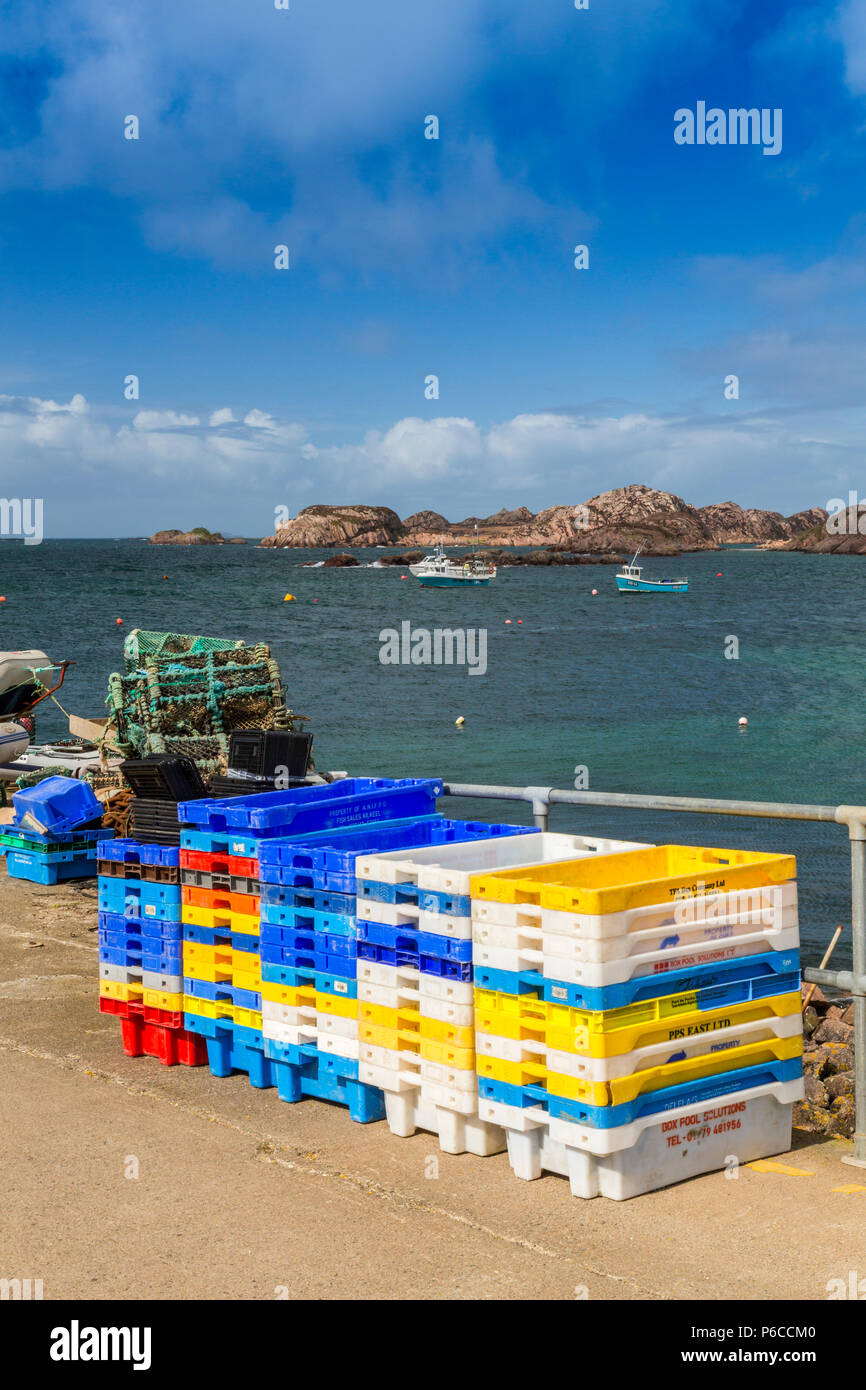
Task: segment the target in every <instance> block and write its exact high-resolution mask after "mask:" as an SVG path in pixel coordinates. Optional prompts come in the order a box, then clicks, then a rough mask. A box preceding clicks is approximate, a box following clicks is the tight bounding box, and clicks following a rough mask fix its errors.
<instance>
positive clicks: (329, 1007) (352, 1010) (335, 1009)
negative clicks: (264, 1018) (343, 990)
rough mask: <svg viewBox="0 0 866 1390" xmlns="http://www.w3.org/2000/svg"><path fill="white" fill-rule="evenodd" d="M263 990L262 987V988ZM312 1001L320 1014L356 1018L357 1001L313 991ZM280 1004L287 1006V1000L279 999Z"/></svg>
mask: <svg viewBox="0 0 866 1390" xmlns="http://www.w3.org/2000/svg"><path fill="white" fill-rule="evenodd" d="M262 988H263V989H264V986H262ZM313 1001H314V1003H315V1006H316V1009H317V1011H318V1012H319V1013H320V1014H337V1016H338V1017H339V1018H357V1017H358V1001H357V999H343V998H342V996H341V995H339V994H327V993H325V992H324V991H320V990H315V991H314V992H313ZM280 1003H281V1004H288V1003H289V1000H288V999H281V1000H280Z"/></svg>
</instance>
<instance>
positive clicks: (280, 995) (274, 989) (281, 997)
mask: <svg viewBox="0 0 866 1390" xmlns="http://www.w3.org/2000/svg"><path fill="white" fill-rule="evenodd" d="M259 993H260V994H261V996H262V998H263V999H267V1000H268V1002H269V1003H271V1004H288V1005H290V1006H292V1007H293V1008H294V1007H304V1006H305V1005H306V1006H308V1007H311V1008H315V1006H316V991H315V988H314V986H313V985H278V984H275V983H274V981H273V980H262V987H261V990H260V991H259ZM353 1002H354V1001H353Z"/></svg>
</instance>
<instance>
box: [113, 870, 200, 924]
mask: <svg viewBox="0 0 866 1390" xmlns="http://www.w3.org/2000/svg"><path fill="white" fill-rule="evenodd" d="M180 903H181V895H180V884H178V883H143V882H142V881H141V879H137V878H107V877H105V876H101V877H100V879H99V910H100V912H118V913H122V914H123V916H124V917H142V918H144V919H147V918H158V919H159V920H160V921H164V922H179V921H180Z"/></svg>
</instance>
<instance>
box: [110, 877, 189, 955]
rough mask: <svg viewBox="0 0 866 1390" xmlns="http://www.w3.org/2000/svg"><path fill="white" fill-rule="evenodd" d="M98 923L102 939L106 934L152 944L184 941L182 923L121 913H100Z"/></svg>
mask: <svg viewBox="0 0 866 1390" xmlns="http://www.w3.org/2000/svg"><path fill="white" fill-rule="evenodd" d="M119 881H120V882H122V881H123V880H122V879H121V880H119ZM97 921H98V924H99V933H100V937H101V936H102V934H103V933H106V934H107V935H108V936H110V937H114V938H119V937H122V938H126V939H129V940H132V939H134V938H139V937H140V938H142V939H143V940H146V941H152V942H159V941H182V940H183V928H182V926H181V924H180V922H166V921H162V920H160V919H158V918H151V917H124V916H123V915H122V913H120V912H100V913H99V915H98V918H97Z"/></svg>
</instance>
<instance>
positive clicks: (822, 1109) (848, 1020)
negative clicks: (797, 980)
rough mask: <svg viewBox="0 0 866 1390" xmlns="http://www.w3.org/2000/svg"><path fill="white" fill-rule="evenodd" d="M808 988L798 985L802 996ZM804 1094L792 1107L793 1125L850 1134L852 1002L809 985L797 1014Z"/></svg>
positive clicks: (831, 1133)
mask: <svg viewBox="0 0 866 1390" xmlns="http://www.w3.org/2000/svg"><path fill="white" fill-rule="evenodd" d="M808 989H809V986H808V985H804V986H803V994H804V995H805V994H806V993H807V991H808ZM803 1039H804V1041H803V1073H804V1080H805V1088H806V1099H805V1100H802V1101H799V1102H798V1103H797V1105H795V1106H794V1128H795V1129H802V1130H806V1131H807V1132H808V1133H811V1134H827V1135H829V1136H831V1137H837V1138H842V1139H850V1138H851V1136H852V1134H853V1133H854V1006H853V1004H851V1003H850V1002H849V1001H848V1000H842V1001H841V1002H840V1003H837V1002H835V1001H833V1000H829V999H827V998H826V997H825V995H824V994H822V992H821V990H820V989H817V988H816V990H815V992H814V994H813V995H812V999H811V1002H810V1004H809V1007H808V1008H807V1009H806V1010H805V1011H804V1014H803Z"/></svg>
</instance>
